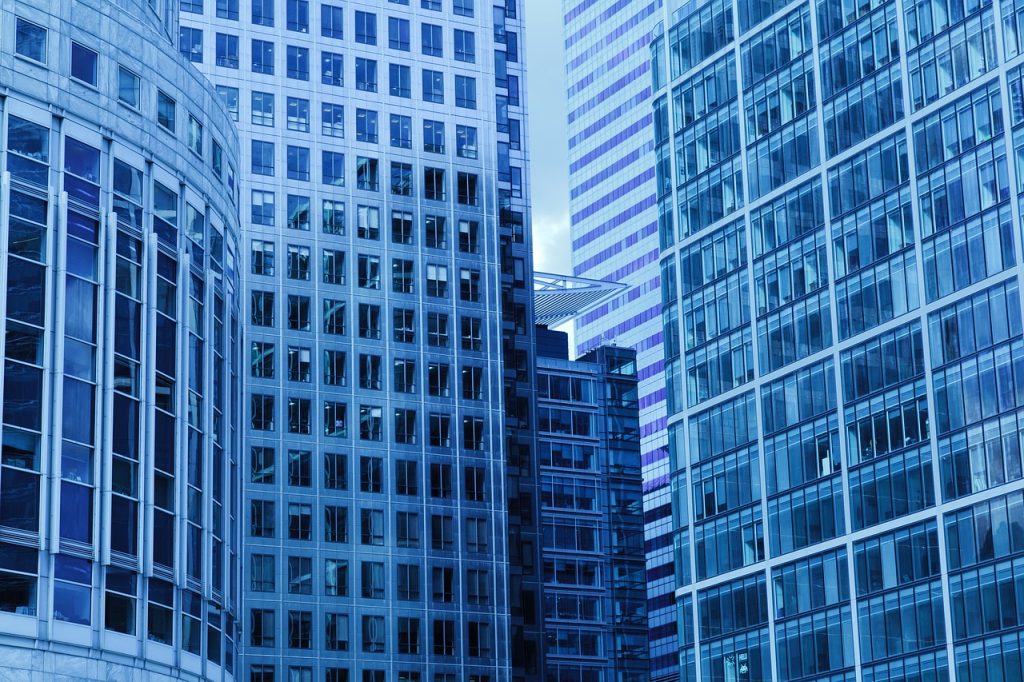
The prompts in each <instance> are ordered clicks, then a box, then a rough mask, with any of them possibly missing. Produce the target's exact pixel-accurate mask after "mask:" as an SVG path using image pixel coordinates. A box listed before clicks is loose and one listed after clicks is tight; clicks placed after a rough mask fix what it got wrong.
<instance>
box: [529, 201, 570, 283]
mask: <svg viewBox="0 0 1024 682" xmlns="http://www.w3.org/2000/svg"><path fill="white" fill-rule="evenodd" d="M533 269H534V270H536V271H538V272H550V273H554V274H557V275H571V274H572V238H571V237H570V233H569V213H568V212H565V213H563V214H561V215H556V216H553V215H550V214H547V213H540V212H535V213H534V215H533Z"/></svg>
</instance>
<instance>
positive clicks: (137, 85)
mask: <svg viewBox="0 0 1024 682" xmlns="http://www.w3.org/2000/svg"><path fill="white" fill-rule="evenodd" d="M117 99H118V101H119V102H121V103H122V104H127V105H128V106H130V107H132V108H133V109H138V108H139V106H140V105H141V103H142V80H141V79H140V78H139V76H138V74H136V73H135V72H133V71H129V70H128V69H126V68H124V67H123V66H120V65H119V66H118V67H117Z"/></svg>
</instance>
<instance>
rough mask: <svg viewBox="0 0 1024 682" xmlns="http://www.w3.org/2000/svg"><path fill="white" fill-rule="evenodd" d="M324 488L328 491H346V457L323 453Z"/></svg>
mask: <svg viewBox="0 0 1024 682" xmlns="http://www.w3.org/2000/svg"><path fill="white" fill-rule="evenodd" d="M324 487H325V488H327V489H328V490H348V456H347V455H342V454H340V453H337V452H325V453H324Z"/></svg>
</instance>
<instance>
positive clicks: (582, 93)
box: [561, 0, 738, 680]
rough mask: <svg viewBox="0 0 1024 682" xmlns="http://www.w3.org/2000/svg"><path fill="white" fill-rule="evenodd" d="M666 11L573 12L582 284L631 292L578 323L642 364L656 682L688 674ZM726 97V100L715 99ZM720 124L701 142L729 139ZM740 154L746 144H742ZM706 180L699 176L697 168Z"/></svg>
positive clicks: (640, 4)
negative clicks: (666, 195) (613, 285)
mask: <svg viewBox="0 0 1024 682" xmlns="http://www.w3.org/2000/svg"><path fill="white" fill-rule="evenodd" d="M661 5H662V0H627V1H623V2H611V1H609V0H598V1H595V0H561V8H562V19H563V52H564V55H565V73H566V92H567V105H568V106H567V114H568V118H567V121H568V145H569V157H568V158H569V218H570V228H571V238H572V265H573V272H572V274H573V275H576V276H579V277H586V278H589V279H596V280H607V281H612V282H622V283H624V284H627V285H628V286H627V288H626V289H625V290H624V291H623V292H622V293H621V294H620V295H619V296H617V297H615V298H613V299H611V300H610V301H607V302H605V303H603V304H602V305H600V306H598V307H596V308H595V309H594V310H591V311H588V312H586V313H585V314H583V315H581V316H579V317H578V318H577V319H576V321H575V325H576V326H575V329H576V336H575V340H576V347H577V348H576V350H577V352H579V353H586V352H587V351H590V350H592V349H594V348H597V347H598V346H601V345H604V344H608V343H615V344H616V345H618V346H627V347H630V348H633V349H635V350H636V352H637V363H638V367H637V377H638V381H639V397H638V401H639V408H640V429H641V458H642V467H643V477H644V499H645V501H644V508H645V510H646V512H645V529H644V540H645V552H646V554H647V569H648V572H647V581H646V582H647V589H648V609H647V612H648V615H649V626H650V638H651V675H652V678H653V679H655V680H666V679H672V678H673V677H674V676H675V674H676V668H677V666H676V648H677V646H676V616H675V599H674V597H673V590H674V586H675V585H674V578H673V562H672V513H671V503H670V500H671V493H670V486H669V481H670V478H669V466H668V450H667V432H666V430H665V381H664V374H663V365H664V359H663V351H662V346H663V343H664V342H665V339H664V338H663V336H662V326H661V322H660V316H661V302H660V300H659V299H658V295H659V293H658V292H659V291H660V282H661V273H660V272H659V270H658V254H659V245H658V226H659V224H660V223H663V222H664V221H666V220H670V219H671V218H670V216H669V215H667V214H662V215H660V216H659V212H658V202H657V187H656V185H655V180H656V178H657V175H656V172H655V163H656V158H655V146H654V142H653V139H652V132H651V131H652V130H653V125H654V120H655V117H656V115H657V112H652V111H651V110H650V108H649V103H650V98H651V73H650V68H651V63H650V54H649V44H650V35H651V30H652V29H653V28H654V25H655V24H656V22H657V21H658V20H659V18H660V14H661ZM712 96H714V95H712ZM724 124H725V119H724V117H723V118H722V120H721V121H719V120H711V119H708V120H705V121H704V122H703V123H702V124H701V130H700V131H694V134H695V137H694V143H695V144H696V138H697V137H699V136H708V135H713V136H714V137H715V139H716V140H717V139H718V135H719V132H718V127H719V126H721V125H724ZM736 143H738V140H737V141H736ZM694 169H696V160H695V165H694Z"/></svg>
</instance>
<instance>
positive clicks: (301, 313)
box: [288, 295, 309, 332]
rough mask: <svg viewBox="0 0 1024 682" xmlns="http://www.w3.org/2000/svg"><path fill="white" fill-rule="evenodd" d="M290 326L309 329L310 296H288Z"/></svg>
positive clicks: (297, 328)
mask: <svg viewBox="0 0 1024 682" xmlns="http://www.w3.org/2000/svg"><path fill="white" fill-rule="evenodd" d="M288 328H289V329H294V330H296V331H303V332H308V331H309V296H295V295H289V296H288Z"/></svg>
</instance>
